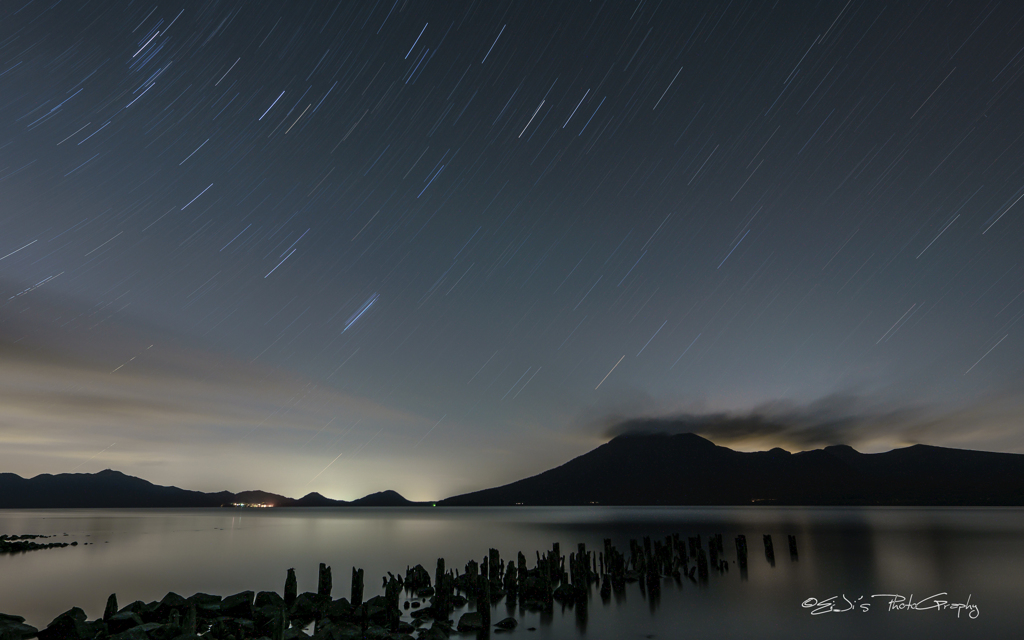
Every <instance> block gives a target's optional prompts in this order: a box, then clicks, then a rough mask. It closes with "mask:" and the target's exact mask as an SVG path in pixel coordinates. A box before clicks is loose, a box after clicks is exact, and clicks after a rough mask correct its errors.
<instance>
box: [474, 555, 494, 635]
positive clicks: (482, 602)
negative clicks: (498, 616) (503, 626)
mask: <svg viewBox="0 0 1024 640" xmlns="http://www.w3.org/2000/svg"><path fill="white" fill-rule="evenodd" d="M480 568H481V569H482V575H481V580H480V583H481V584H480V599H479V600H478V601H477V604H476V609H477V611H479V612H480V616H481V618H482V619H483V623H484V629H489V628H490V627H491V577H490V573H489V572H490V567H489V566H488V564H487V563H484V564H483V565H481V567H480Z"/></svg>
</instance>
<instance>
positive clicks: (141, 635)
mask: <svg viewBox="0 0 1024 640" xmlns="http://www.w3.org/2000/svg"><path fill="white" fill-rule="evenodd" d="M148 626H153V627H154V628H155V627H159V626H160V625H158V624H156V623H153V622H147V623H146V624H145V625H139V626H137V627H132V628H131V629H128V630H127V631H122V632H121V633H117V634H114V635H112V636H110V639H109V640H149V636H148V635H146V630H145V629H144V627H148Z"/></svg>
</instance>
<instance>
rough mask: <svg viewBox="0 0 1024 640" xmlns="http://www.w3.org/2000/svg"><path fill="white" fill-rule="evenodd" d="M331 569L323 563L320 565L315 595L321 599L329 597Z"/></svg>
mask: <svg viewBox="0 0 1024 640" xmlns="http://www.w3.org/2000/svg"><path fill="white" fill-rule="evenodd" d="M331 588H332V584H331V568H330V567H328V566H327V565H326V564H324V563H323V562H321V563H320V574H319V576H318V577H317V585H316V594H317V595H318V596H320V597H321V598H327V599H329V598H330V597H331Z"/></svg>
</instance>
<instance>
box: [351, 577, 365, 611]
mask: <svg viewBox="0 0 1024 640" xmlns="http://www.w3.org/2000/svg"><path fill="white" fill-rule="evenodd" d="M361 604H363V570H362V569H356V568H355V567H352V606H353V607H358V606H359V605H361Z"/></svg>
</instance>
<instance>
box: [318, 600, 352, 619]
mask: <svg viewBox="0 0 1024 640" xmlns="http://www.w3.org/2000/svg"><path fill="white" fill-rule="evenodd" d="M324 613H325V614H326V615H327V617H328V618H331V619H344V618H348V617H350V616H351V615H352V605H351V604H349V601H348V600H346V599H345V598H338V599H337V600H334V601H332V602H331V603H330V604H328V605H327V607H325V609H324Z"/></svg>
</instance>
